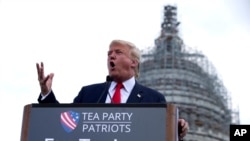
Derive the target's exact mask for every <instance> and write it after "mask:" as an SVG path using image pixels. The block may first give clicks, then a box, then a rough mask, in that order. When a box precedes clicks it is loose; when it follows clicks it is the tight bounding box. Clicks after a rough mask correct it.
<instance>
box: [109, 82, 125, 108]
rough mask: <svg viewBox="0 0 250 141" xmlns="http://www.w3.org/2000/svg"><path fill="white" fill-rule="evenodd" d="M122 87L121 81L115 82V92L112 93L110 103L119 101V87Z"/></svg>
mask: <svg viewBox="0 0 250 141" xmlns="http://www.w3.org/2000/svg"><path fill="white" fill-rule="evenodd" d="M122 87H123V85H122V83H117V85H116V88H115V93H114V96H113V98H112V101H111V103H114V104H119V103H121V88H122Z"/></svg>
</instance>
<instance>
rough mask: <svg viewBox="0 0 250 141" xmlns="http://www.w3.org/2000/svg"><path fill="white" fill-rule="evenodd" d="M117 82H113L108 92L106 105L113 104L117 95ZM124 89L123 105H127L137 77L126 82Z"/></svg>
mask: <svg viewBox="0 0 250 141" xmlns="http://www.w3.org/2000/svg"><path fill="white" fill-rule="evenodd" d="M116 84H117V83H116V82H114V81H112V82H111V85H110V87H109V90H108V94H107V97H106V101H105V103H111V99H112V97H113V95H114V93H115V87H116ZM122 84H123V88H122V89H121V103H126V102H127V100H128V97H129V95H130V93H131V91H132V89H133V88H134V86H135V77H131V78H130V79H128V80H126V81H124V82H123V83H122Z"/></svg>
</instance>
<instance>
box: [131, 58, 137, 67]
mask: <svg viewBox="0 0 250 141" xmlns="http://www.w3.org/2000/svg"><path fill="white" fill-rule="evenodd" d="M131 62H132V64H131V66H132V67H133V68H136V67H137V66H138V61H136V59H132V60H131Z"/></svg>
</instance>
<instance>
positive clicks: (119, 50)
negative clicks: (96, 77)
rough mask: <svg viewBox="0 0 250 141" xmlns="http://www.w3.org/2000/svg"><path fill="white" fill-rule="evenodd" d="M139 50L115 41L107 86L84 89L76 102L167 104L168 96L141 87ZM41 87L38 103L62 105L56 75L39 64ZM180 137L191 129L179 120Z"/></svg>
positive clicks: (104, 84) (110, 57)
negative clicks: (56, 92)
mask: <svg viewBox="0 0 250 141" xmlns="http://www.w3.org/2000/svg"><path fill="white" fill-rule="evenodd" d="M139 63H140V51H139V49H138V48H136V47H135V45H134V44H132V43H130V42H128V41H124V40H113V41H112V42H111V43H110V46H109V51H108V61H107V65H108V72H109V76H108V77H107V78H108V80H107V82H105V83H99V84H92V85H88V86H84V87H82V89H81V90H80V92H79V94H78V95H77V96H76V97H75V99H74V101H73V103H118V104H119V103H166V100H165V97H164V96H163V95H162V94H161V93H159V92H157V91H156V90H153V89H151V88H148V87H145V86H142V85H140V84H139V83H138V82H137V81H136V78H137V77H138V76H139ZM36 67H37V72H38V80H39V84H40V87H41V94H40V96H39V98H38V101H39V103H59V102H58V101H57V99H56V97H55V95H54V93H53V91H52V88H51V86H52V80H53V77H54V74H53V73H51V74H49V75H47V76H46V77H45V75H44V65H43V63H41V64H38V63H37V64H36ZM118 87H119V90H118ZM178 124H179V127H180V128H181V130H180V133H179V135H180V137H181V138H183V137H184V136H185V135H186V133H187V130H188V123H187V122H186V121H185V120H184V119H179V122H178Z"/></svg>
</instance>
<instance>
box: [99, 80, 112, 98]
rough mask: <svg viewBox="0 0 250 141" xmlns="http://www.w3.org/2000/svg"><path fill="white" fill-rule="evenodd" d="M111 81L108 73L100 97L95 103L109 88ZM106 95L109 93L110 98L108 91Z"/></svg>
mask: <svg viewBox="0 0 250 141" xmlns="http://www.w3.org/2000/svg"><path fill="white" fill-rule="evenodd" d="M112 81H113V79H112V77H110V76H109V75H108V76H107V77H106V82H105V88H104V90H103V91H102V94H101V96H100V98H99V99H98V101H97V103H100V101H101V99H102V97H103V96H104V95H105V92H106V91H107V90H108V89H109V87H110V85H111V82H112ZM108 95H109V97H110V99H111V96H110V94H109V92H108ZM111 103H112V99H111Z"/></svg>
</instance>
